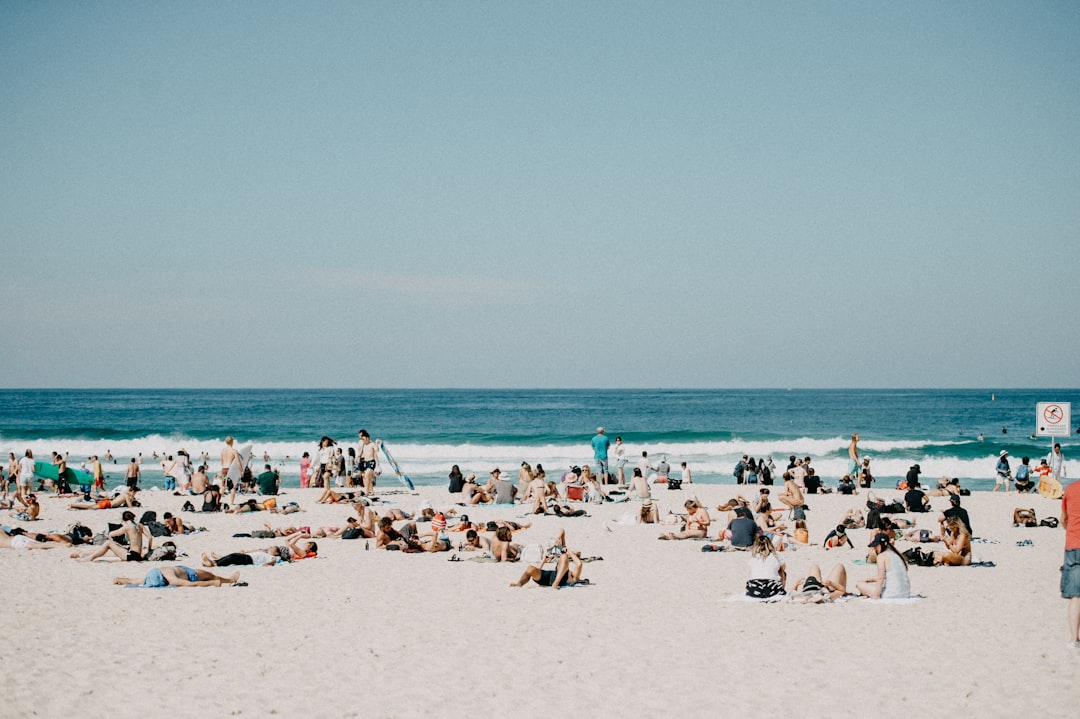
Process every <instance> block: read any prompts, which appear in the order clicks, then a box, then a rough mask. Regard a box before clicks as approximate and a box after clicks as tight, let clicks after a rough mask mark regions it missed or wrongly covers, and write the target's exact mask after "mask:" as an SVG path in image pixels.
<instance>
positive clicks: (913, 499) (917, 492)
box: [904, 477, 930, 512]
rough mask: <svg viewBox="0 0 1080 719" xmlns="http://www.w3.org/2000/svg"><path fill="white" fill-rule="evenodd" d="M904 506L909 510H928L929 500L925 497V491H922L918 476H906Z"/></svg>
mask: <svg viewBox="0 0 1080 719" xmlns="http://www.w3.org/2000/svg"><path fill="white" fill-rule="evenodd" d="M904 506H905V507H906V508H907V511H909V512H929V511H930V500H929V499H927V497H926V493H925V492H923V491H922V487H921V485H920V484H919V478H918V477H909V478H908V488H907V491H906V492H904Z"/></svg>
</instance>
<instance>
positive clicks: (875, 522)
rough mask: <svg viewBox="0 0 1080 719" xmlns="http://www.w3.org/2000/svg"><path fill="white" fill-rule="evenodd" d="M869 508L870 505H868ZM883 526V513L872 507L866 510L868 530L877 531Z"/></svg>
mask: <svg viewBox="0 0 1080 719" xmlns="http://www.w3.org/2000/svg"><path fill="white" fill-rule="evenodd" d="M868 506H869V505H868ZM880 526H881V512H879V511H878V508H877V507H870V508H869V509H867V510H866V528H867V529H877V528H878V527H880Z"/></svg>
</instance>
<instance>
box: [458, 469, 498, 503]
mask: <svg viewBox="0 0 1080 719" xmlns="http://www.w3.org/2000/svg"><path fill="white" fill-rule="evenodd" d="M490 502H491V498H490V497H488V495H487V493H486V492H485V491H484V490H483V489H482V488H481V487H480V485H479V484H477V483H476V475H475V474H470V475H469V476H468V477H466V478H465V484H463V485H462V487H461V501H460V502H458V504H489V503H490Z"/></svg>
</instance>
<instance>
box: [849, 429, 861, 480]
mask: <svg viewBox="0 0 1080 719" xmlns="http://www.w3.org/2000/svg"><path fill="white" fill-rule="evenodd" d="M847 456H848V463H847V473H848V474H850V475H851V476H852V477H858V476H859V435H858V434H853V435H851V444H849V445H848V448H847Z"/></svg>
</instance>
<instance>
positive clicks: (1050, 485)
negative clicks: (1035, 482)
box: [1039, 477, 1064, 499]
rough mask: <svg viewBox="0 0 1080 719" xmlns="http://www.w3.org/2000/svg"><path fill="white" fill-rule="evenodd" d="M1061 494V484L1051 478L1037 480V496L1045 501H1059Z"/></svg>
mask: <svg viewBox="0 0 1080 719" xmlns="http://www.w3.org/2000/svg"><path fill="white" fill-rule="evenodd" d="M1063 493H1064V490H1062V489H1061V482H1059V481H1057V480H1056V479H1054V478H1053V477H1044V478H1043V479H1040V480H1039V494H1041V495H1042V496H1044V497H1046V498H1047V499H1061V495H1062V494H1063Z"/></svg>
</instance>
